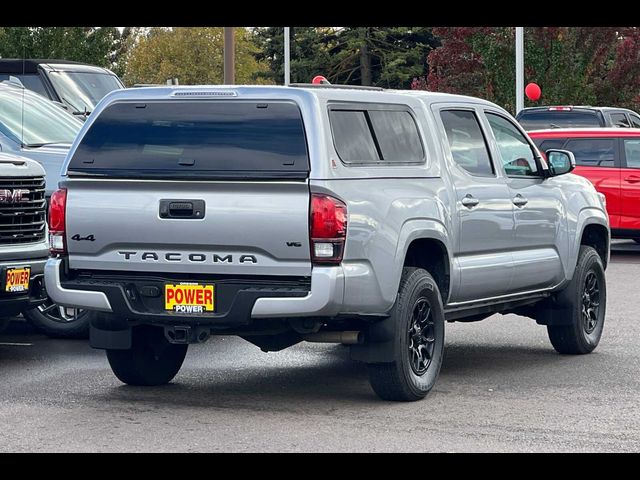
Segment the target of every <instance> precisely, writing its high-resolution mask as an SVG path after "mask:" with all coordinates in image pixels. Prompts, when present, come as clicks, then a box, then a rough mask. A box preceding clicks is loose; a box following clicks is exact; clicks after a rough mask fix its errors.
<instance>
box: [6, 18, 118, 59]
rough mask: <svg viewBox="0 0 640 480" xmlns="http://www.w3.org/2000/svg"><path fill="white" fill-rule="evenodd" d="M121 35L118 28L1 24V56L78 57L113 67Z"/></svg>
mask: <svg viewBox="0 0 640 480" xmlns="http://www.w3.org/2000/svg"><path fill="white" fill-rule="evenodd" d="M122 38H123V37H122V35H121V33H120V31H119V30H118V29H117V28H115V27H0V57H3V58H51V59H62V60H75V61H79V62H85V63H90V64H92V65H98V66H101V67H107V68H114V67H115V66H116V65H117V61H118V60H119V54H121V53H122V50H121V42H122Z"/></svg>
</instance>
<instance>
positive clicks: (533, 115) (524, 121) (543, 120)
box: [518, 110, 604, 130]
mask: <svg viewBox="0 0 640 480" xmlns="http://www.w3.org/2000/svg"><path fill="white" fill-rule="evenodd" d="M518 123H520V125H522V127H523V128H524V129H525V130H543V129H548V128H572V127H601V126H603V125H604V122H603V121H602V118H601V115H600V114H598V113H597V112H595V111H594V112H589V111H546V110H540V111H529V112H527V111H524V112H522V113H521V115H519V116H518Z"/></svg>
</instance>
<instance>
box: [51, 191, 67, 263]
mask: <svg viewBox="0 0 640 480" xmlns="http://www.w3.org/2000/svg"><path fill="white" fill-rule="evenodd" d="M66 208H67V189H66V188H61V189H59V190H56V191H55V192H53V195H51V200H50V201H49V250H50V251H51V253H58V254H63V255H64V254H66V253H67V243H66V240H65V227H66V219H65V211H66Z"/></svg>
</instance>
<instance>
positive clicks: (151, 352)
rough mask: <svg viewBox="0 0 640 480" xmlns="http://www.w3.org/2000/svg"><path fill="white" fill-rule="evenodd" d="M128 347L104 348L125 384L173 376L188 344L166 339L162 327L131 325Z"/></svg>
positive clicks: (156, 381)
mask: <svg viewBox="0 0 640 480" xmlns="http://www.w3.org/2000/svg"><path fill="white" fill-rule="evenodd" d="M131 335H132V337H131V348H130V349H129V350H107V359H108V360H109V365H110V366H111V370H113V373H114V374H115V376H116V377H118V379H119V380H120V381H121V382H123V383H126V384H128V385H144V386H153V385H164V384H166V383H169V382H170V381H171V380H172V379H173V377H175V376H176V374H177V373H178V371H179V370H180V367H182V362H183V361H184V358H185V356H186V354H187V348H188V346H189V345H187V344H173V343H169V342H168V341H167V339H166V338H165V336H164V330H163V329H162V328H159V327H151V326H147V325H142V326H138V327H133V329H132V332H131Z"/></svg>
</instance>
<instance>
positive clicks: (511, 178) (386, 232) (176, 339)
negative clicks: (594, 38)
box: [45, 85, 609, 400]
mask: <svg viewBox="0 0 640 480" xmlns="http://www.w3.org/2000/svg"><path fill="white" fill-rule="evenodd" d="M547 156H548V157H549V165H547V163H545V162H544V161H542V159H541V157H540V154H539V152H538V150H537V148H536V147H535V145H534V144H533V143H532V142H531V140H530V139H529V138H528V137H527V135H526V133H524V131H523V130H522V128H521V127H520V126H519V125H518V123H517V122H516V121H515V120H514V119H513V118H512V117H511V116H510V115H509V114H508V113H507V112H506V111H505V110H503V109H502V108H500V107H498V106H497V105H495V104H493V103H490V102H487V101H484V100H480V99H475V98H471V97H463V96H456V95H448V94H442V93H428V92H399V91H384V90H381V89H373V88H367V89H354V88H350V89H348V88H344V87H335V86H330V85H320V86H317V85H307V86H289V87H276V86H273V87H251V86H243V87H240V86H238V87H215V86H210V87H202V86H199V87H160V88H140V89H130V90H121V91H117V92H112V93H110V94H109V95H107V96H106V97H105V99H104V100H103V102H101V104H100V105H99V107H98V108H97V109H96V110H95V111H94V113H93V114H92V115H91V117H90V118H89V119H88V120H87V122H86V123H85V125H84V126H83V128H82V130H81V131H80V133H79V134H78V137H77V139H76V141H75V142H74V144H73V146H72V148H71V151H70V153H69V155H68V157H67V160H66V162H65V165H64V168H63V179H62V180H61V183H60V186H61V188H60V190H58V191H56V192H55V193H54V194H53V196H52V201H51V211H50V215H49V221H50V232H51V235H50V240H51V251H52V253H53V254H54V255H55V257H52V258H51V259H50V260H49V261H48V262H47V265H46V268H45V270H46V273H45V278H46V284H47V289H48V291H49V294H50V295H51V297H52V298H53V299H54V300H55V301H56V302H58V303H59V304H61V305H68V306H71V307H77V308H86V309H91V310H94V311H97V312H99V313H98V314H97V315H96V316H95V317H94V319H93V320H92V325H91V334H90V340H91V345H92V346H93V347H95V348H102V349H105V350H106V354H107V358H108V360H109V364H110V365H111V368H112V369H113V371H114V373H115V375H116V376H117V377H118V378H119V379H120V380H121V381H123V382H125V383H128V384H132V385H160V384H164V383H167V382H169V381H171V379H172V378H173V377H174V376H175V375H176V373H177V372H178V370H179V369H180V367H181V365H182V362H183V359H184V358H185V354H186V352H187V347H188V345H189V344H190V343H198V342H204V341H205V340H207V338H208V337H209V336H210V335H212V334H213V335H221V334H222V335H239V336H241V337H242V338H244V339H246V340H248V341H249V342H251V343H253V344H255V345H257V346H258V347H260V348H261V349H262V350H264V351H278V350H282V349H283V348H286V347H288V346H291V345H293V344H296V343H298V342H300V341H303V340H305V341H312V342H314V341H315V342H335V343H343V344H348V345H350V346H351V355H352V358H354V359H356V360H361V361H364V362H366V363H367V364H368V369H369V376H370V381H371V385H372V387H373V389H374V390H375V392H376V393H377V394H378V395H379V396H380V397H382V398H385V399H390V400H417V399H419V398H422V397H424V396H425V395H426V394H427V393H428V392H429V390H430V389H431V388H432V387H433V385H434V383H435V381H436V378H437V376H438V372H439V370H440V366H441V363H442V358H443V349H444V329H445V327H444V325H445V320H447V321H475V320H481V319H483V318H485V317H488V316H490V315H492V314H494V313H496V312H501V313H508V312H515V313H518V314H523V315H528V316H530V317H531V318H535V319H536V321H537V322H538V323H540V324H543V325H546V326H547V330H548V333H549V337H550V340H551V343H552V345H553V346H554V348H555V349H556V350H557V351H558V352H561V353H568V354H583V353H588V352H591V351H592V350H593V349H594V348H596V345H597V344H598V342H599V340H600V336H601V334H602V329H603V325H604V319H605V308H606V283H605V276H604V270H605V268H606V266H607V263H608V260H609V226H608V219H607V214H606V210H605V205H604V198H603V197H602V195H600V194H598V192H596V190H595V188H594V187H593V185H591V183H590V182H589V181H588V180H586V179H584V178H582V177H579V176H576V175H571V174H570V172H571V170H572V169H573V165H574V163H573V162H574V160H573V155H572V154H571V153H570V152H566V151H563V150H549V151H547ZM551 374H552V373H550V375H551Z"/></svg>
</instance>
